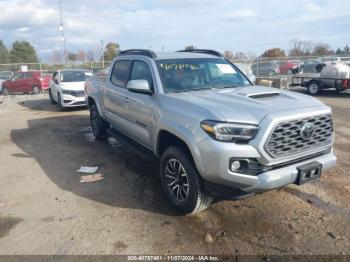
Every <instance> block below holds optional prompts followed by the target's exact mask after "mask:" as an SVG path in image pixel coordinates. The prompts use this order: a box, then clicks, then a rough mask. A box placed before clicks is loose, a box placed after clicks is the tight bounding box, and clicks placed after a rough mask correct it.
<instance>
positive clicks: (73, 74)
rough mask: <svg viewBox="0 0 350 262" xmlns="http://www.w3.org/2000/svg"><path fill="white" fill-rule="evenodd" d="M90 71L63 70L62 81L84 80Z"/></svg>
mask: <svg viewBox="0 0 350 262" xmlns="http://www.w3.org/2000/svg"><path fill="white" fill-rule="evenodd" d="M87 75H88V71H84V70H72V71H69V70H66V71H62V72H61V82H84V81H85V80H86V76H87Z"/></svg>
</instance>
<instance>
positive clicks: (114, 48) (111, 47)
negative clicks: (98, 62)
mask: <svg viewBox="0 0 350 262" xmlns="http://www.w3.org/2000/svg"><path fill="white" fill-rule="evenodd" d="M118 50H119V45H118V43H112V42H110V43H108V44H107V45H106V47H105V51H104V52H103V57H104V60H105V61H112V60H113V59H114V58H115V57H116V56H117V55H118Z"/></svg>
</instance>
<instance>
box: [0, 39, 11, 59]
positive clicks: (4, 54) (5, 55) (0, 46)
mask: <svg viewBox="0 0 350 262" xmlns="http://www.w3.org/2000/svg"><path fill="white" fill-rule="evenodd" d="M8 61H9V52H8V50H7V48H6V46H5V45H4V43H3V42H2V41H1V40H0V63H2V64H6V63H8Z"/></svg>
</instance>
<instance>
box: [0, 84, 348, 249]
mask: <svg viewBox="0 0 350 262" xmlns="http://www.w3.org/2000/svg"><path fill="white" fill-rule="evenodd" d="M297 91H301V90H300V89H298V90H297ZM319 98H320V99H321V100H323V101H324V102H325V103H327V104H328V105H330V106H332V108H333V112H334V118H335V127H336V139H335V152H336V154H337V156H338V161H339V162H338V165H337V167H336V168H334V169H332V170H330V171H329V172H326V173H324V174H323V176H322V179H321V180H320V181H317V182H314V183H311V184H307V185H304V186H302V187H298V186H294V185H291V186H288V187H285V188H283V189H280V190H275V191H270V192H267V193H264V194H261V195H257V196H254V197H252V198H248V199H244V200H240V201H219V202H216V203H215V204H213V205H212V207H211V208H209V209H208V210H206V211H205V212H202V213H200V214H197V215H191V216H178V215H176V213H174V212H173V211H172V210H171V209H170V208H169V207H168V206H167V203H166V202H165V200H164V197H163V195H162V192H161V190H160V185H159V181H158V179H157V175H156V174H157V163H153V162H150V161H146V160H143V159H140V158H139V157H138V156H137V155H135V154H134V153H133V152H132V151H130V150H128V148H126V147H125V146H123V145H121V144H119V143H118V142H117V141H116V140H113V139H111V140H110V141H109V142H108V143H107V142H104V143H102V142H98V141H95V140H94V138H93V135H92V133H91V130H90V128H89V118H88V112H87V110H85V109H74V110H68V111H64V112H60V111H59V110H58V109H57V108H56V107H55V106H53V105H51V104H50V102H49V100H48V98H47V96H46V95H36V96H34V95H33V96H32V95H18V96H9V97H6V98H5V99H4V101H3V103H1V104H0V123H1V124H0V170H1V173H0V254H213V255H214V254H216V255H230V254H264V255H273V254H276V255H280V254H349V253H350V251H349V250H350V198H349V193H350V178H349V171H350V95H347V94H343V95H336V94H334V93H333V92H327V93H324V94H323V95H321V96H319ZM81 165H88V166H94V165H98V166H99V167H100V169H99V172H100V173H101V174H103V176H104V177H105V179H104V180H102V181H99V182H95V183H89V184H87V183H86V184H81V183H80V182H79V174H77V172H76V170H77V169H79V168H80V166H81Z"/></svg>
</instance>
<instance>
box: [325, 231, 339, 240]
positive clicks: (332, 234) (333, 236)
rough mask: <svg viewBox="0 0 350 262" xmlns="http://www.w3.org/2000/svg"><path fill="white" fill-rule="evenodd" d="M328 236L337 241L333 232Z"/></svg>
mask: <svg viewBox="0 0 350 262" xmlns="http://www.w3.org/2000/svg"><path fill="white" fill-rule="evenodd" d="M327 234H328V236H330V237H331V238H333V239H337V236H336V235H335V234H334V233H333V232H327Z"/></svg>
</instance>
